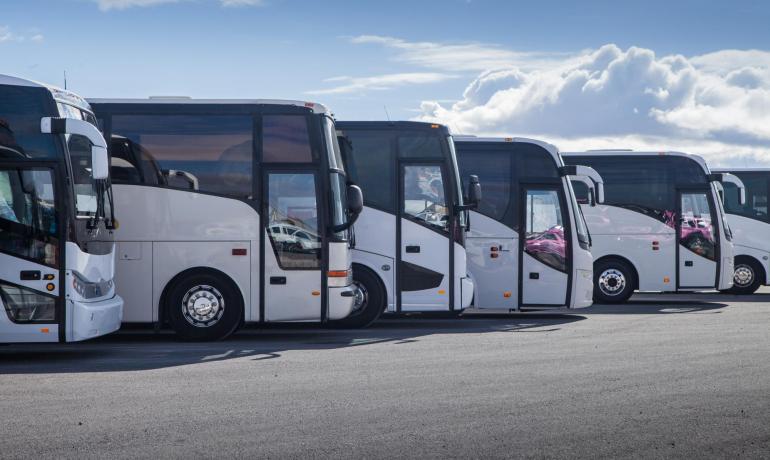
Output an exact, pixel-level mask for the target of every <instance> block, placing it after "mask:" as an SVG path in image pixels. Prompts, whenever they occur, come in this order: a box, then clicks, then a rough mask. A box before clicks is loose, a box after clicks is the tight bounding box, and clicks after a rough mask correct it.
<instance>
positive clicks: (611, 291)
mask: <svg viewBox="0 0 770 460" xmlns="http://www.w3.org/2000/svg"><path fill="white" fill-rule="evenodd" d="M635 287H636V275H635V273H634V269H633V268H631V266H630V265H629V264H628V263H626V262H624V261H622V260H620V259H604V260H600V261H598V262H596V264H594V302H597V303H624V302H626V301H628V299H629V298H630V297H631V294H633V293H634V289H635Z"/></svg>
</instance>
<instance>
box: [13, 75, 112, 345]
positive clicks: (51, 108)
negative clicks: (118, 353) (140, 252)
mask: <svg viewBox="0 0 770 460" xmlns="http://www.w3.org/2000/svg"><path fill="white" fill-rule="evenodd" d="M106 147H107V146H106V143H105V141H104V138H103V137H102V135H101V133H100V132H99V130H98V129H97V128H96V125H95V118H94V115H93V113H92V112H91V108H90V107H89V106H88V104H87V103H86V101H85V100H83V99H81V98H80V97H78V96H77V95H75V94H73V93H71V92H69V91H64V90H61V89H58V88H54V87H51V86H46V85H43V84H39V83H35V82H31V81H28V80H23V79H20V78H15V77H10V76H5V75H0V305H2V307H0V308H1V309H2V312H0V343H19V342H73V341H79V340H85V339H89V338H92V337H97V336H100V335H104V334H107V333H110V332H112V331H115V330H117V329H118V328H119V327H120V320H121V314H122V308H123V301H122V299H121V298H120V297H119V296H117V295H116V294H115V286H114V284H113V272H114V249H115V245H114V243H113V242H112V232H113V229H114V225H115V217H114V215H113V206H112V191H111V188H110V181H109V176H108V174H109V167H108V160H107V149H106Z"/></svg>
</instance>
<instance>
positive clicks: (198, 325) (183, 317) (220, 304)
mask: <svg viewBox="0 0 770 460" xmlns="http://www.w3.org/2000/svg"><path fill="white" fill-rule="evenodd" d="M165 310H166V318H168V322H169V324H170V326H171V328H172V329H173V330H174V332H176V334H177V336H178V337H179V338H181V339H182V340H189V341H210V340H222V339H224V338H226V337H227V336H229V335H230V334H232V333H233V332H235V331H236V329H238V326H240V324H241V320H242V318H243V298H242V297H241V294H240V292H239V291H238V288H237V287H236V286H235V284H234V283H233V282H232V281H231V280H230V279H229V278H227V277H226V276H225V275H223V274H219V273H217V272H214V271H211V270H200V271H192V272H190V273H187V274H183V275H182V276H180V277H177V278H176V279H175V280H174V281H172V284H171V285H170V286H169V289H168V295H167V296H166V301H165Z"/></svg>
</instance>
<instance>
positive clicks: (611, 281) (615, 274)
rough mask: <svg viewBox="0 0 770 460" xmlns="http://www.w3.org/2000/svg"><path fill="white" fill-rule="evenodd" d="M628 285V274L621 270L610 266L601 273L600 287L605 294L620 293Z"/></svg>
mask: <svg viewBox="0 0 770 460" xmlns="http://www.w3.org/2000/svg"><path fill="white" fill-rule="evenodd" d="M625 287H626V276H625V275H624V274H623V272H621V271H620V270H617V269H614V268H608V269H607V270H604V271H603V272H602V273H601V275H599V289H601V291H602V292H603V293H604V294H605V295H610V296H612V295H618V294H620V293H621V292H623V289H624V288H625Z"/></svg>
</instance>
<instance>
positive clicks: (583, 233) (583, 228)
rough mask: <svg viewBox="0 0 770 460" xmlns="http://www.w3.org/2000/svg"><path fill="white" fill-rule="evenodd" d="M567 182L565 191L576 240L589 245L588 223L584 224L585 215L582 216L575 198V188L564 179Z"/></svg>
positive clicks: (569, 181) (570, 182)
mask: <svg viewBox="0 0 770 460" xmlns="http://www.w3.org/2000/svg"><path fill="white" fill-rule="evenodd" d="M564 182H565V183H566V184H567V192H568V193H569V201H570V205H571V206H572V213H573V214H574V215H575V232H576V233H577V236H578V241H579V242H580V243H581V244H582V245H586V246H590V245H591V234H590V233H589V232H588V225H587V224H586V220H585V217H584V216H583V210H582V209H580V205H579V204H578V202H577V200H576V199H575V190H574V189H573V188H572V181H571V180H565V181H564Z"/></svg>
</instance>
